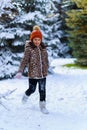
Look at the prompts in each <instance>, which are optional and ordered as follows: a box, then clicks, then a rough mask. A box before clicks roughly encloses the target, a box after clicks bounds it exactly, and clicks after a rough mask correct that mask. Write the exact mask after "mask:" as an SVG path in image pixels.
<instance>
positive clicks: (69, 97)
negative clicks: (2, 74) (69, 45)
mask: <svg viewBox="0 0 87 130" xmlns="http://www.w3.org/2000/svg"><path fill="white" fill-rule="evenodd" d="M74 60H75V59H70V58H68V59H61V58H60V59H55V60H53V59H51V64H50V65H51V66H52V67H53V74H49V75H48V77H47V108H48V110H49V114H47V115H45V114H43V113H41V112H40V109H39V103H38V102H39V94H38V87H37V89H36V91H35V93H34V94H32V95H31V96H30V97H29V100H28V102H27V103H26V104H22V102H21V98H22V96H23V94H24V91H25V90H26V89H27V88H28V78H27V77H22V78H21V79H15V78H14V79H8V80H2V81H0V130H15V129H16V130H87V86H86V84H87V70H82V69H75V68H66V67H63V66H62V65H64V64H66V63H73V62H74Z"/></svg>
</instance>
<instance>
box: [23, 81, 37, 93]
mask: <svg viewBox="0 0 87 130" xmlns="http://www.w3.org/2000/svg"><path fill="white" fill-rule="evenodd" d="M36 85H37V79H29V89H27V90H26V92H25V94H26V95H27V96H30V95H31V94H32V93H34V92H35V90H36Z"/></svg>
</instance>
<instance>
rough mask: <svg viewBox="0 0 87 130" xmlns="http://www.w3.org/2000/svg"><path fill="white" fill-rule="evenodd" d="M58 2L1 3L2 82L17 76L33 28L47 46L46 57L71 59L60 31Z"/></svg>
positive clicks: (26, 0) (23, 0) (11, 0)
mask: <svg viewBox="0 0 87 130" xmlns="http://www.w3.org/2000/svg"><path fill="white" fill-rule="evenodd" d="M61 2H62V1H60V2H59V1H58V0H50V1H49V0H7V1H6V0H1V1H0V7H1V8H0V9H1V11H0V34H1V35H0V46H1V49H2V51H1V52H0V55H1V59H2V60H1V62H0V65H1V66H3V68H2V69H1V70H0V75H1V74H2V73H3V71H4V73H3V75H1V78H8V77H12V76H13V75H14V74H15V73H16V71H17V69H18V68H17V67H18V65H19V63H20V60H21V57H22V55H23V52H24V45H25V41H26V40H29V35H30V33H31V31H32V28H33V26H34V25H39V26H40V27H41V30H42V33H43V38H44V39H43V41H44V43H45V44H47V45H48V53H49V55H51V56H56V57H67V56H70V55H69V53H68V52H69V47H68V46H67V44H66V41H65V37H66V36H65V33H64V32H63V27H62V24H63V23H64V22H62V12H61V11H62V8H61V7H62V3H61ZM2 5H3V6H2ZM3 16H4V17H3ZM6 53H7V54H6ZM6 55H8V58H7V57H6ZM9 66H10V67H9ZM11 68H15V69H11ZM8 70H9V71H8Z"/></svg>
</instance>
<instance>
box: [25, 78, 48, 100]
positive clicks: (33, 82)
mask: <svg viewBox="0 0 87 130" xmlns="http://www.w3.org/2000/svg"><path fill="white" fill-rule="evenodd" d="M37 83H38V85H39V95H40V101H45V100H46V78H42V79H31V78H29V89H27V90H26V92H25V94H26V95H27V96H30V95H31V94H32V93H34V92H35V90H36V85H37Z"/></svg>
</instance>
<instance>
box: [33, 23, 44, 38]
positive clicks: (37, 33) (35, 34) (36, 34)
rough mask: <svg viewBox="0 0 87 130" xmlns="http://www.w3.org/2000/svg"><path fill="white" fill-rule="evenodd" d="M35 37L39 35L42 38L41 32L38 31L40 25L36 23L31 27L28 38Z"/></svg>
mask: <svg viewBox="0 0 87 130" xmlns="http://www.w3.org/2000/svg"><path fill="white" fill-rule="evenodd" d="M35 37H39V38H40V39H41V40H42V33H41V31H40V27H39V26H37V25H36V26H34V27H33V31H32V33H31V35H30V40H33V38H35Z"/></svg>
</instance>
